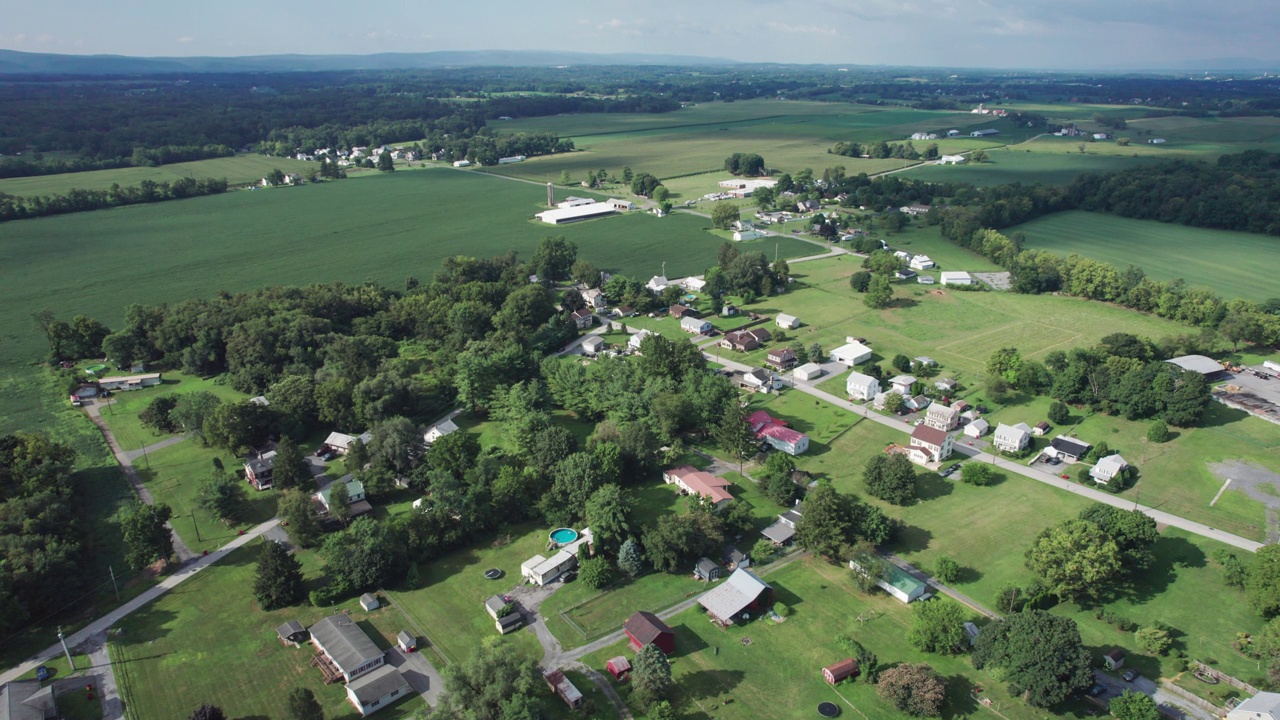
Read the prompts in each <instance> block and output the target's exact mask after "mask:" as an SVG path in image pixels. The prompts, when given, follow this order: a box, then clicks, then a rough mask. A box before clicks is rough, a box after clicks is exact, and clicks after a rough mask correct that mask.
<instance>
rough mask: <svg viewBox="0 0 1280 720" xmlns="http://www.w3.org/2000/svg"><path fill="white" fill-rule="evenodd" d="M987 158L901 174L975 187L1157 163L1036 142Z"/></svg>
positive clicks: (1064, 181) (1065, 179)
mask: <svg viewBox="0 0 1280 720" xmlns="http://www.w3.org/2000/svg"><path fill="white" fill-rule="evenodd" d="M1031 148H1035V151H1034V152H1033V151H1032V150H1031ZM988 157H989V158H990V159H989V160H988V161H987V162H985V163H965V164H963V165H920V166H918V167H914V168H911V169H910V170H906V171H904V172H903V174H902V176H903V177H907V178H911V179H913V180H928V181H931V182H959V183H970V184H972V185H978V186H985V185H1008V184H1012V183H1022V184H1024V185H1030V184H1032V183H1043V184H1045V185H1069V184H1070V183H1071V182H1072V181H1073V180H1075V178H1076V176H1078V175H1080V174H1081V173H1086V172H1111V171H1115V170H1127V169H1128V168H1131V167H1135V166H1138V165H1149V164H1152V163H1155V162H1158V160H1157V159H1155V158H1152V157H1132V156H1129V155H1118V154H1117V155H1110V154H1107V155H1103V154H1098V153H1093V152H1091V153H1089V154H1086V155H1081V154H1079V153H1074V154H1069V153H1065V152H1044V151H1043V147H1042V146H1041V144H1040V143H1039V142H1036V143H1029V144H1023V145H1016V146H1011V147H1007V148H1001V149H999V150H992V151H990V152H989V153H988Z"/></svg>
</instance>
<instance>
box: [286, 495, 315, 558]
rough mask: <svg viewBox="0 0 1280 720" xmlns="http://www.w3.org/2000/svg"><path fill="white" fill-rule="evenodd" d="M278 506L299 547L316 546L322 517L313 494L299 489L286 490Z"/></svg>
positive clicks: (290, 533) (292, 538)
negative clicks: (314, 501)
mask: <svg viewBox="0 0 1280 720" xmlns="http://www.w3.org/2000/svg"><path fill="white" fill-rule="evenodd" d="M278 508H279V514H280V520H281V521H282V522H283V524H284V526H285V529H286V530H287V531H288V532H289V539H291V540H293V542H294V544H295V545H298V546H299V547H304V548H309V547H314V546H315V544H316V542H317V541H318V540H319V539H320V518H319V516H318V515H317V514H316V508H315V503H313V502H312V501H311V496H310V495H308V494H307V493H304V492H301V491H299V490H285V491H284V492H282V493H281V494H280V502H279V505H278Z"/></svg>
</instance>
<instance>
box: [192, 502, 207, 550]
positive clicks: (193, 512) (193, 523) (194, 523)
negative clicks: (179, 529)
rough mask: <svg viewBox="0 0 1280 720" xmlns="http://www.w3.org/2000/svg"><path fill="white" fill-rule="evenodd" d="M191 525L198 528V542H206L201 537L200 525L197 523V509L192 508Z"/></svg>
mask: <svg viewBox="0 0 1280 720" xmlns="http://www.w3.org/2000/svg"><path fill="white" fill-rule="evenodd" d="M191 525H192V526H193V527H194V528H195V529H196V542H204V540H203V539H202V538H201V537H200V526H199V525H197V524H196V509H195V508H191Z"/></svg>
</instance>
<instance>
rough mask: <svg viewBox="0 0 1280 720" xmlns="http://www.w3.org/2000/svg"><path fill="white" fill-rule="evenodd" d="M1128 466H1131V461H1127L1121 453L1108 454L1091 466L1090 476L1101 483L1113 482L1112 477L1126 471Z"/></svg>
mask: <svg viewBox="0 0 1280 720" xmlns="http://www.w3.org/2000/svg"><path fill="white" fill-rule="evenodd" d="M1127 467H1129V463H1127V462H1125V460H1124V458H1122V457H1120V456H1119V455H1108V456H1106V457H1104V458H1102V459H1101V460H1099V461H1098V463H1097V464H1096V465H1094V466H1093V467H1092V468H1090V470H1089V477H1091V478H1093V481H1094V482H1096V483H1098V484H1099V485H1106V484H1107V483H1109V482H1111V479H1112V478H1114V477H1115V476H1117V475H1119V474H1120V473H1122V472H1124V469H1125V468H1127Z"/></svg>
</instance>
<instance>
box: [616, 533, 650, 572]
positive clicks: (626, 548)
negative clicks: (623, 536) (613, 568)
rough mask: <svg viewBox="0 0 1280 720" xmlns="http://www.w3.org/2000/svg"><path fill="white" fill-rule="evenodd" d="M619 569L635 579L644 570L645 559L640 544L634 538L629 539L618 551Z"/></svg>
mask: <svg viewBox="0 0 1280 720" xmlns="http://www.w3.org/2000/svg"><path fill="white" fill-rule="evenodd" d="M618 569H619V570H621V571H622V572H624V573H626V574H627V575H629V576H630V577H635V576H637V575H639V574H640V573H641V571H643V570H644V558H643V557H641V556H640V543H638V542H636V539H635V538H634V537H629V538H627V541H626V542H624V543H622V547H621V549H619V550H618Z"/></svg>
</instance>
